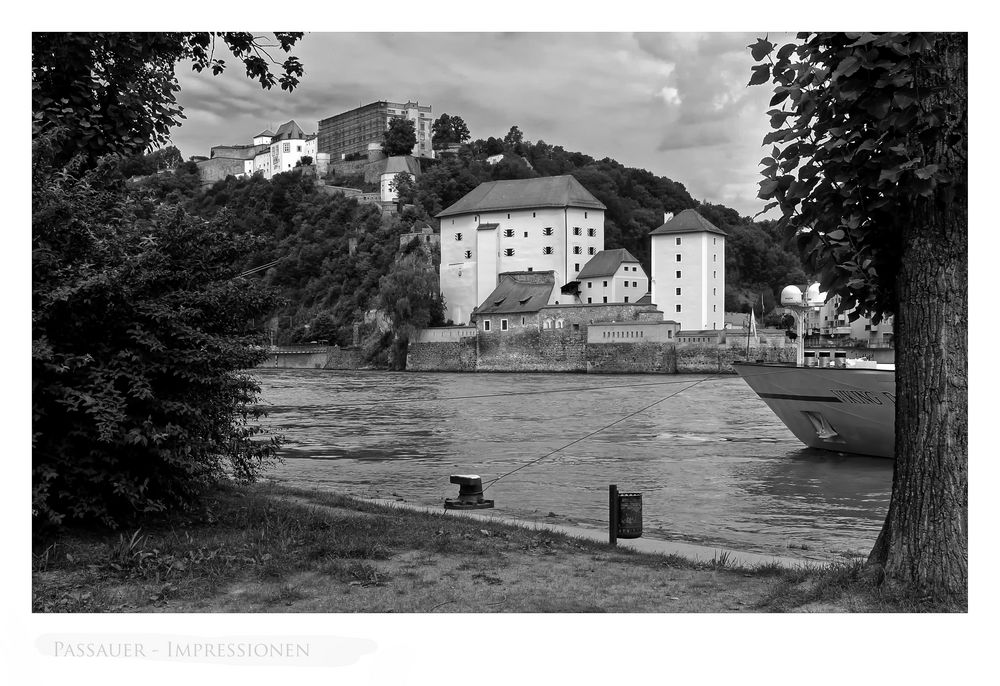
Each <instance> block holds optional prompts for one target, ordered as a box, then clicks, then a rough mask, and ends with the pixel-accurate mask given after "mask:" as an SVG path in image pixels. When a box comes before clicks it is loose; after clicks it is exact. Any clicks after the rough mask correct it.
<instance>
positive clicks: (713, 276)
mask: <svg viewBox="0 0 1000 686" xmlns="http://www.w3.org/2000/svg"><path fill="white" fill-rule="evenodd" d="M674 275H675V276H676V278H678V279H679V278H681V272H680V270H679V269H678V270H677V271H676V272H674ZM718 277H719V272H718V271H712V278H713V279H716V278H718ZM712 290H713V291H714V290H715V289H714V288H713V289H712ZM713 295H714V292H713Z"/></svg>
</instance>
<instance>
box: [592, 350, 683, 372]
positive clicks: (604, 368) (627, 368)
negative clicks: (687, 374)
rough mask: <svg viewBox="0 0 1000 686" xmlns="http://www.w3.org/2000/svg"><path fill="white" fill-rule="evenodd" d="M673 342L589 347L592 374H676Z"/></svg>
mask: <svg viewBox="0 0 1000 686" xmlns="http://www.w3.org/2000/svg"><path fill="white" fill-rule="evenodd" d="M676 372H677V356H676V354H675V346H674V344H673V343H648V342H642V343H614V344H610V345H588V346H587V373H589V374H674V373H676Z"/></svg>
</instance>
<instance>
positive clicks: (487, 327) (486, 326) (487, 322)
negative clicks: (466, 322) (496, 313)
mask: <svg viewBox="0 0 1000 686" xmlns="http://www.w3.org/2000/svg"><path fill="white" fill-rule="evenodd" d="M489 330H490V320H489V319H484V320H483V331H489Z"/></svg>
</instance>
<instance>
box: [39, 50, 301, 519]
mask: <svg viewBox="0 0 1000 686" xmlns="http://www.w3.org/2000/svg"><path fill="white" fill-rule="evenodd" d="M300 35H301V34H291V33H282V34H275V36H276V38H277V40H278V43H279V46H280V48H281V49H282V50H284V51H286V52H287V51H288V50H289V49H290V48H291V46H292V45H293V44H294V43H295V41H296V40H297V39H298V37H299V36H300ZM217 37H218V38H220V39H221V41H222V42H223V43H224V44H225V45H226V46H227V47H228V48H229V50H230V51H231V52H232V53H233V54H234V55H235V56H236V57H237V58H238V59H239V60H240V62H242V63H243V65H244V66H245V68H246V71H247V75H248V76H250V77H251V78H254V79H256V80H258V81H259V82H260V84H261V85H262V86H263V87H265V88H270V87H271V86H272V85H274V84H275V83H276V82H278V81H279V80H280V83H281V86H282V88H285V89H287V90H291V89H292V88H293V87H294V86H295V84H296V83H297V76H299V75H301V73H302V68H301V65H299V64H298V61H297V60H296V59H295V58H294V57H289V58H288V59H286V60H285V62H284V63H283V64H282V65H281V69H282V70H283V75H282V76H281V77H280V79H276V77H275V76H273V75H272V74H271V71H270V66H269V62H268V59H265V57H266V55H267V54H266V51H265V48H266V46H263V45H262V44H261V43H260V41H259V40H258V39H257V38H256V37H255V36H253V35H252V34H249V33H225V34H212V33H158V34H147V33H142V34H131V33H87V34H78V33H36V34H34V35H33V38H32V79H33V80H32V104H33V115H32V137H33V149H32V248H33V250H32V268H33V270H32V272H33V279H32V384H33V387H32V419H33V421H32V447H33V450H32V460H33V461H32V464H33V467H32V476H33V480H32V485H33V508H34V511H35V514H36V520H35V521H36V522H39V523H59V522H62V521H64V520H65V519H67V518H70V519H83V520H99V521H102V522H104V523H106V524H110V525H113V524H117V523H120V522H122V521H123V520H124V519H125V518H128V517H129V516H131V515H135V514H139V513H143V512H150V511H158V510H163V509H165V508H168V507H171V506H177V505H184V504H187V503H189V502H190V500H191V498H192V497H193V496H194V495H196V494H197V493H198V492H199V491H200V490H201V489H202V488H204V487H205V486H207V485H208V484H211V483H213V482H214V481H216V480H218V479H221V478H235V479H243V480H251V479H253V478H254V477H256V475H257V474H258V473H259V472H260V470H261V469H262V468H263V467H264V465H266V464H267V462H268V461H269V460H270V459H271V458H272V457H273V455H274V447H273V445H272V444H270V443H267V442H259V441H257V440H254V438H255V435H256V434H258V433H259V431H260V430H259V428H258V426H257V425H256V423H255V422H254V419H255V416H256V412H255V410H254V407H255V404H256V401H257V392H258V390H259V389H258V386H257V384H256V382H255V381H254V380H253V378H252V377H250V376H248V375H247V374H246V373H244V372H242V371H241V370H243V369H246V368H247V367H252V366H253V365H254V364H255V363H256V362H257V361H258V360H259V359H260V356H261V350H260V348H259V346H257V345H256V344H258V343H260V333H259V329H258V328H257V327H255V323H259V318H260V317H262V315H263V314H265V313H267V312H269V311H270V310H271V309H272V308H273V306H274V301H273V298H272V297H271V296H270V295H269V294H268V293H267V292H265V291H264V290H263V289H261V288H259V287H257V286H256V285H255V284H253V283H250V282H246V281H245V280H243V279H240V278H238V274H239V271H238V269H239V265H240V263H241V262H242V261H243V260H244V259H246V257H245V256H246V255H247V254H248V253H251V252H253V250H254V249H255V248H256V247H257V246H256V245H255V243H254V241H255V240H256V239H255V237H254V236H250V235H247V236H240V235H233V232H232V226H231V225H230V222H228V221H227V218H226V217H225V216H219V217H216V218H215V219H214V220H211V221H205V220H204V219H201V218H194V217H192V216H190V215H189V214H188V213H186V212H185V211H184V210H183V209H181V208H180V207H179V206H178V205H177V204H176V202H177V201H181V200H186V199H187V198H189V197H190V195H191V194H192V193H194V192H196V188H197V186H198V174H197V167H196V166H195V165H194V164H192V163H182V164H179V165H177V166H176V167H175V168H174V171H173V173H168V174H162V175H161V174H156V175H153V176H150V177H146V178H145V179H143V180H142V181H141V182H138V183H129V184H125V183H124V180H123V178H122V176H121V171H122V170H123V169H125V168H126V167H127V163H123V159H125V158H128V157H133V158H134V157H135V156H138V155H140V154H141V153H142V152H143V151H144V150H148V149H149V148H151V147H155V146H157V145H160V144H162V143H163V142H165V141H166V139H167V136H168V134H169V131H170V128H171V127H172V126H175V125H177V124H179V122H180V119H181V118H182V117H183V113H182V112H181V108H180V106H179V105H177V103H176V99H175V93H176V91H177V82H176V79H175V77H174V67H175V64H176V63H177V62H178V61H179V60H183V59H190V60H191V62H192V65H193V68H194V69H195V70H197V71H201V70H203V69H206V68H210V69H211V70H212V72H213V73H216V74H218V73H219V72H221V71H222V70H223V69H225V67H226V65H225V62H224V61H223V60H222V59H221V58H217V57H215V51H214V43H215V39H216V38H217ZM175 153H176V150H175V149H174V150H173V151H171V149H170V148H165V149H164V150H163V153H162V155H160V156H159V159H160V161H158V162H154V164H155V166H156V167H157V170H159V167H160V162H162V163H163V165H165V166H166V165H173V164H176V163H177V162H178V160H177V157H178V155H177V154H175ZM155 158H156V155H155V153H154V154H153V155H150V156H149V158H146V159H144V160H143V161H144V162H148V161H149V160H150V159H155Z"/></svg>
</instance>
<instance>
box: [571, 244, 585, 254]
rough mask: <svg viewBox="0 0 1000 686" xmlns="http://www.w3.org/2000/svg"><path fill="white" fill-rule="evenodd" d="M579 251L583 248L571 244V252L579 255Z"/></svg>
mask: <svg viewBox="0 0 1000 686" xmlns="http://www.w3.org/2000/svg"><path fill="white" fill-rule="evenodd" d="M581 252H583V249H582V248H581V247H580V246H579V245H574V246H573V254H574V255H579V254H580V253H581Z"/></svg>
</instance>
